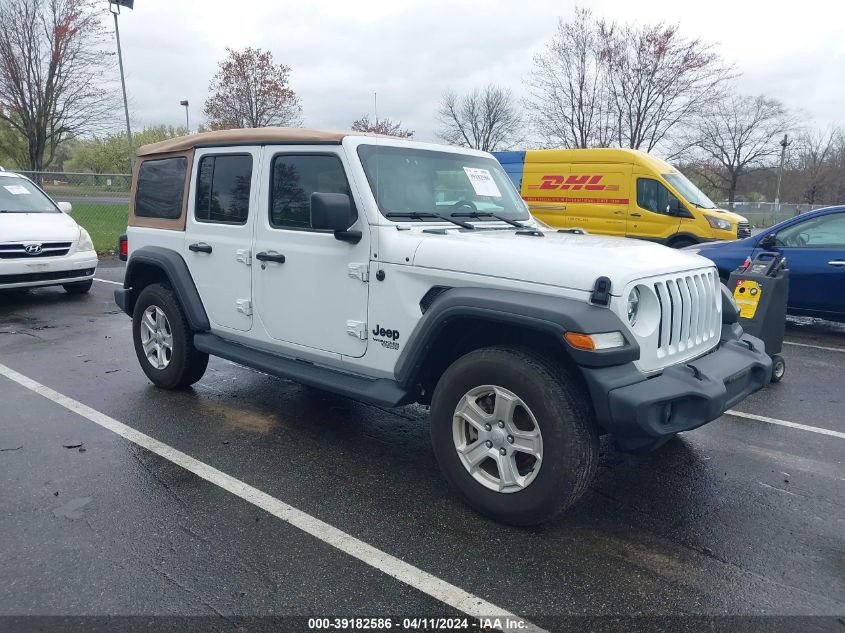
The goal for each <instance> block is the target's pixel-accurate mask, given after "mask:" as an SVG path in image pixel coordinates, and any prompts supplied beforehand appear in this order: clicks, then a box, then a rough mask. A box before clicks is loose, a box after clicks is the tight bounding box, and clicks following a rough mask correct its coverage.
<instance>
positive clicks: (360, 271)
mask: <svg viewBox="0 0 845 633" xmlns="http://www.w3.org/2000/svg"><path fill="white" fill-rule="evenodd" d="M348 270H349V276H350V277H352V278H353V279H360V280H361V281H364V282H367V281H369V280H370V268H369V264H349V267H348Z"/></svg>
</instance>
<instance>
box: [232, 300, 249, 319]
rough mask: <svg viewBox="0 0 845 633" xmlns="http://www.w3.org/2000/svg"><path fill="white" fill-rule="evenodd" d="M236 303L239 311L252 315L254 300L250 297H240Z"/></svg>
mask: <svg viewBox="0 0 845 633" xmlns="http://www.w3.org/2000/svg"><path fill="white" fill-rule="evenodd" d="M235 305H236V306H237V307H238V312H240V313H241V314H245V315H246V316H252V301H250V300H249V299H238V300H237V301H235Z"/></svg>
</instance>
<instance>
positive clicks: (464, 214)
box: [451, 211, 528, 229]
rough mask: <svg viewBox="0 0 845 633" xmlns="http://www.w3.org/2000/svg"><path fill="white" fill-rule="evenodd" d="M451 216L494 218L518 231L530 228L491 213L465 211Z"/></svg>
mask: <svg viewBox="0 0 845 633" xmlns="http://www.w3.org/2000/svg"><path fill="white" fill-rule="evenodd" d="M451 215H452V217H453V218H493V219H496V220H499V221H500V222H506V223H508V224H510V225H511V226H515V227H516V228H518V229H525V228H528V227H526V226H525V225H524V224H520V223H519V222H517V221H516V220H511V219H510V218H506V217H504V216H502V215H498V214H496V213H490V212H489V211H465V212H461V213H452V214H451Z"/></svg>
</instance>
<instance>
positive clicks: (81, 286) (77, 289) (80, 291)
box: [62, 279, 94, 295]
mask: <svg viewBox="0 0 845 633" xmlns="http://www.w3.org/2000/svg"><path fill="white" fill-rule="evenodd" d="M93 285H94V280H93V279H89V280H88V281H76V282H74V283H72V284H62V288H64V289H65V292H66V293H68V294H69V295H84V294H85V293H86V292H88V291H89V290H91V286H93Z"/></svg>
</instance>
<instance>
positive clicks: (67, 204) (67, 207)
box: [56, 202, 73, 215]
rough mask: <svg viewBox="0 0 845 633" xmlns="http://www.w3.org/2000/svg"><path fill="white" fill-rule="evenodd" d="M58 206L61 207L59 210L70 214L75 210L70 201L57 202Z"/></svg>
mask: <svg viewBox="0 0 845 633" xmlns="http://www.w3.org/2000/svg"><path fill="white" fill-rule="evenodd" d="M56 206H57V207H59V211H61V212H62V213H67V214H68V215H70V212H71V211H73V205H72V204H71V203H70V202H57V203H56Z"/></svg>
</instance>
